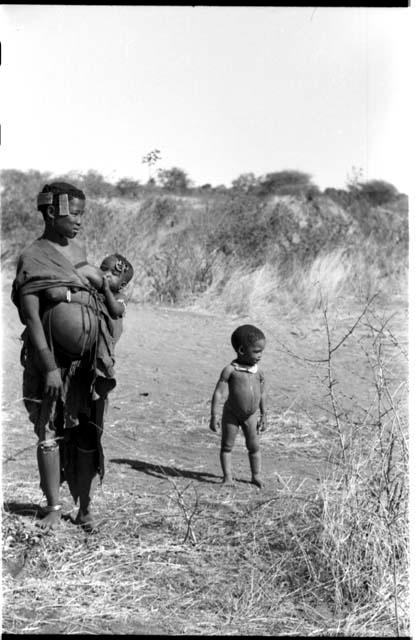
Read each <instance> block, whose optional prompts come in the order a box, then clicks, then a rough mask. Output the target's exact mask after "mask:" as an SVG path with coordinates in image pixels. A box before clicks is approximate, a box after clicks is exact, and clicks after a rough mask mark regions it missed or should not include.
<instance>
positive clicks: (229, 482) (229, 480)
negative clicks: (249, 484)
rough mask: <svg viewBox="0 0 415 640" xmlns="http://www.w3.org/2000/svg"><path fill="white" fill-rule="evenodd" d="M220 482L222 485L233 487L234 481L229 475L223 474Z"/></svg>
mask: <svg viewBox="0 0 415 640" xmlns="http://www.w3.org/2000/svg"><path fill="white" fill-rule="evenodd" d="M222 484H223V486H224V487H234V486H235V484H234V481H233V479H232V478H231V477H230V476H224V477H223V480H222Z"/></svg>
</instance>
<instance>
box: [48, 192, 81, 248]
mask: <svg viewBox="0 0 415 640" xmlns="http://www.w3.org/2000/svg"><path fill="white" fill-rule="evenodd" d="M68 208H69V214H68V215H67V216H60V215H57V216H55V218H54V230H55V231H56V233H59V234H60V235H62V236H65V238H75V236H76V235H77V234H78V232H79V230H80V228H81V226H82V218H83V215H84V212H85V200H81V199H80V198H72V200H69V207H68Z"/></svg>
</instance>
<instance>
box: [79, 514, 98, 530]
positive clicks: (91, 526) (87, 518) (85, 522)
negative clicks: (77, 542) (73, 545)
mask: <svg viewBox="0 0 415 640" xmlns="http://www.w3.org/2000/svg"><path fill="white" fill-rule="evenodd" d="M75 523H76V524H78V525H80V526H81V527H82V528H83V529H84V531H86V532H87V533H92V532H94V531H96V530H97V524H96V522H95V520H94V516H93V515H92V513H91V511H90V510H89V509H87V510H86V511H84V510H82V509H79V511H78V515H77V516H76V519H75Z"/></svg>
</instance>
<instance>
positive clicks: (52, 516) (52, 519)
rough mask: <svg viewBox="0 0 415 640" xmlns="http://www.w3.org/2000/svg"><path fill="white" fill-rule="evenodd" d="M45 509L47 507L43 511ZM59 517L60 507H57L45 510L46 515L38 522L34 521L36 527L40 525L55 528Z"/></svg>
mask: <svg viewBox="0 0 415 640" xmlns="http://www.w3.org/2000/svg"><path fill="white" fill-rule="evenodd" d="M46 510H47V507H46V509H45V511H46ZM60 519H61V508H60V507H59V509H55V510H53V511H49V512H47V513H46V515H45V516H44V517H43V518H42V519H41V520H39V521H38V522H35V525H36V526H37V527H40V528H41V529H56V527H57V526H58V524H59V522H60Z"/></svg>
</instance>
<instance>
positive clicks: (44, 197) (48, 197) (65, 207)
mask: <svg viewBox="0 0 415 640" xmlns="http://www.w3.org/2000/svg"><path fill="white" fill-rule="evenodd" d="M45 204H46V205H49V204H53V193H52V192H51V191H48V192H47V193H39V194H38V196H37V205H38V206H41V205H45ZM56 215H58V216H69V198H68V194H67V193H60V194H59V211H58V213H57V214H56Z"/></svg>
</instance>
